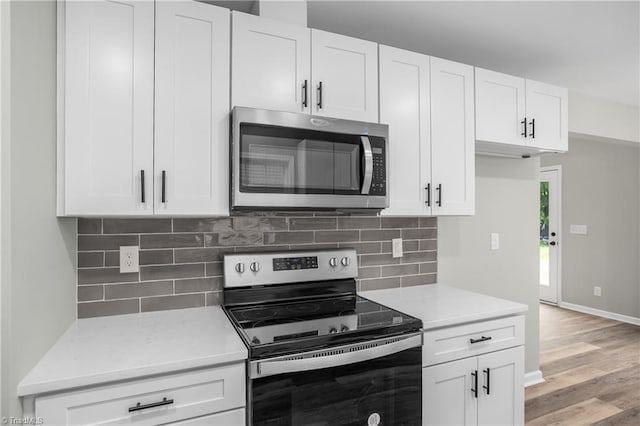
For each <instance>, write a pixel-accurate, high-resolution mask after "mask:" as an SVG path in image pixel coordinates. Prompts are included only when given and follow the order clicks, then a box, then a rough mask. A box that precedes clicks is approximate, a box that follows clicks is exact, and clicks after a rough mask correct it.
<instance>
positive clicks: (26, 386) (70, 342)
mask: <svg viewBox="0 0 640 426" xmlns="http://www.w3.org/2000/svg"><path fill="white" fill-rule="evenodd" d="M246 358H247V349H246V347H245V346H244V343H243V342H242V340H241V339H240V337H239V336H238V335H237V333H236V331H235V329H234V328H233V326H232V325H231V323H230V322H229V320H228V319H227V316H226V315H225V314H224V312H223V311H222V309H221V308H220V307H219V306H210V307H206V308H191V309H179V310H171V311H159V312H147V313H140V314H131V315H118V316H111V317H99V318H88V319H79V320H76V321H75V322H74V323H73V324H72V325H71V326H70V327H69V329H68V330H67V331H66V332H65V333H64V334H63V335H62V337H60V339H58V341H57V342H56V343H55V344H54V345H53V347H52V348H51V349H50V350H49V351H48V352H47V353H46V354H45V355H44V357H43V358H42V359H41V360H40V362H39V363H38V364H37V365H36V366H35V367H34V368H33V369H32V370H31V371H30V372H29V374H27V376H26V377H25V378H24V379H23V380H22V381H21V382H20V384H19V385H18V396H30V395H37V394H42V393H46V392H54V391H60V390H67V389H72V388H77V387H81V386H91V385H97V384H103V383H108V382H113V381H117V380H128V379H135V378H139V377H144V376H149V375H153V374H162V373H170V372H177V371H180V370H185V369H190V368H198V367H206V366H213V365H219V364H225V363H230V362H239V361H244V360H245V359H246Z"/></svg>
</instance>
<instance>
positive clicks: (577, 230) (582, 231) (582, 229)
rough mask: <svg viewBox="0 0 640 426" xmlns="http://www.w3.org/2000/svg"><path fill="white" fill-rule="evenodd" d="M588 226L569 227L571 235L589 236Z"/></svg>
mask: <svg viewBox="0 0 640 426" xmlns="http://www.w3.org/2000/svg"><path fill="white" fill-rule="evenodd" d="M587 231H588V229H587V225H569V233H571V234H576V235H587Z"/></svg>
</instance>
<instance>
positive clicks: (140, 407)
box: [129, 397, 173, 413]
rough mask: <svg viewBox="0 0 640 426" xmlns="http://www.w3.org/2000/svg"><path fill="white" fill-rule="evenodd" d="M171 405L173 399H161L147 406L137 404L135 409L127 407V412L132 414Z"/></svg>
mask: <svg viewBox="0 0 640 426" xmlns="http://www.w3.org/2000/svg"><path fill="white" fill-rule="evenodd" d="M171 404H173V399H167V398H166V397H165V398H162V401H159V402H152V403H149V404H140V403H139V402H138V403H137V404H136V406H135V407H129V412H130V413H133V412H134V411H140V410H146V409H147V408H155V407H162V406H163V405H171Z"/></svg>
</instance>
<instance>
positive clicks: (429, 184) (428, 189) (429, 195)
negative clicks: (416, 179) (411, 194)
mask: <svg viewBox="0 0 640 426" xmlns="http://www.w3.org/2000/svg"><path fill="white" fill-rule="evenodd" d="M425 190H426V191H427V201H426V203H427V207H431V182H429V183H428V184H427V187H426V188H425Z"/></svg>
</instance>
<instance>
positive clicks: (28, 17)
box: [0, 1, 76, 417]
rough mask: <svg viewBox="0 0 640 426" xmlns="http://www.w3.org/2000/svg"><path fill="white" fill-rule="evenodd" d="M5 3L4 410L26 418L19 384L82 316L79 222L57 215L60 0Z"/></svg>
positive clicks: (3, 173)
mask: <svg viewBox="0 0 640 426" xmlns="http://www.w3.org/2000/svg"><path fill="white" fill-rule="evenodd" d="M2 3H3V6H5V10H4V11H5V12H6V11H9V18H10V21H11V22H10V28H6V27H5V25H4V22H3V25H2V31H3V34H2V36H3V37H2V38H3V42H4V41H5V40H6V37H5V35H6V34H5V32H7V31H8V32H9V36H10V37H9V40H8V41H9V43H10V48H11V51H10V58H9V59H10V64H9V65H10V72H11V81H10V87H11V93H10V94H9V95H8V96H7V94H6V92H4V91H3V102H5V101H6V102H8V104H9V109H10V111H9V112H10V114H11V116H10V134H9V135H8V136H9V139H8V140H5V138H4V136H6V134H3V140H2V149H3V152H2V282H1V285H2V287H1V289H0V291H1V292H2V304H3V306H2V410H1V411H2V415H3V416H14V417H19V416H21V415H22V414H21V411H22V410H21V407H20V403H19V401H18V399H17V397H16V387H17V384H18V383H19V382H20V380H21V379H22V378H23V377H24V375H25V374H26V373H27V372H28V371H29V370H30V369H31V368H32V367H33V366H34V365H35V363H36V362H37V361H38V360H39V359H40V358H41V357H42V355H44V353H45V352H46V351H47V350H48V349H49V347H50V346H51V345H52V344H53V343H54V342H55V341H56V339H57V338H58V337H59V336H60V335H61V334H62V333H63V332H64V330H65V329H66V328H67V327H68V326H69V324H70V323H71V322H72V321H73V320H74V318H75V303H76V294H75V281H76V280H75V257H76V243H75V241H76V221H75V220H74V219H63V220H59V219H57V218H56V188H55V182H56V143H55V142H56V85H55V83H56V4H55V2H53V1H46V2H32V1H13V2H11V3H5V2H2ZM3 56H4V50H3ZM3 59H6V57H3ZM7 98H8V99H7ZM6 105H7V104H6V103H5V104H4V106H5V107H6ZM4 112H5V108H4V107H3V120H2V122H3V131H4V124H6V121H5V120H6V116H5V115H4Z"/></svg>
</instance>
